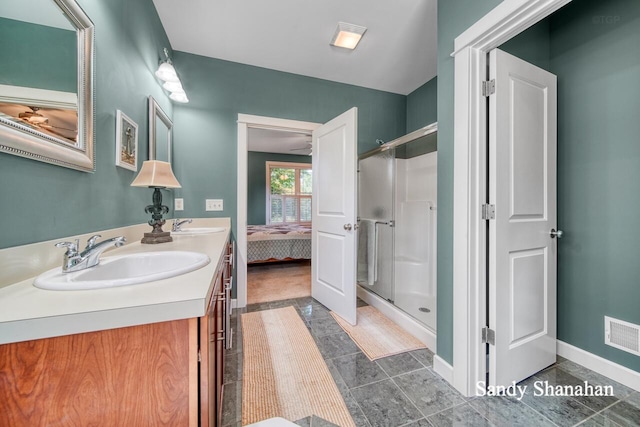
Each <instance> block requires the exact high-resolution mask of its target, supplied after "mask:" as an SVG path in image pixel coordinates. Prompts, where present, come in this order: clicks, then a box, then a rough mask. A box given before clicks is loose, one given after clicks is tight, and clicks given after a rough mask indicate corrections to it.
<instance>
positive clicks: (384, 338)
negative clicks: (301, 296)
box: [331, 305, 427, 360]
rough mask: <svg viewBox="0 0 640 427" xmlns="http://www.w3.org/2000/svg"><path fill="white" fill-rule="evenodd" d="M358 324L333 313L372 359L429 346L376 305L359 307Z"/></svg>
mask: <svg viewBox="0 0 640 427" xmlns="http://www.w3.org/2000/svg"><path fill="white" fill-rule="evenodd" d="M357 314H358V324H357V325H356V326H352V325H350V324H349V322H347V321H346V320H344V319H343V318H342V317H340V316H338V315H337V314H336V313H334V312H333V311H332V312H331V315H332V316H333V318H334V319H336V322H338V324H339V325H340V326H341V327H342V329H344V331H345V332H346V333H347V334H349V336H350V337H351V339H352V340H353V341H355V343H356V344H357V345H358V347H360V349H361V350H362V351H363V352H364V354H366V355H367V357H368V358H369V359H370V360H376V359H380V358H381V357H387V356H392V355H394V354H399V353H404V352H406V351H411V350H417V349H420V348H427V346H426V345H424V344H423V343H422V342H421V341H420V340H418V339H417V338H415V337H414V336H413V335H411V334H409V333H408V332H407V331H405V330H404V329H402V328H401V327H400V326H398V325H396V324H395V323H393V322H392V321H391V320H389V319H388V318H387V317H385V316H384V315H383V314H382V313H380V312H379V311H378V310H377V309H376V308H375V307H372V306H370V305H367V306H364V307H358V309H357Z"/></svg>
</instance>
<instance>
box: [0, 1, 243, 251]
mask: <svg viewBox="0 0 640 427" xmlns="http://www.w3.org/2000/svg"><path fill="white" fill-rule="evenodd" d="M79 3H80V5H81V6H82V7H83V8H84V10H85V11H86V12H87V14H88V15H89V16H90V17H91V19H92V21H93V23H94V24H95V28H96V32H95V34H96V73H95V75H96V103H95V105H96V122H95V129H96V141H95V143H96V145H95V151H96V171H95V173H84V172H77V171H74V170H71V169H65V168H61V167H58V166H53V165H49V164H46V163H42V162H37V161H34V160H29V159H25V158H22V157H17V156H13V155H10V154H5V153H0V182H1V183H2V184H3V185H2V186H1V189H0V195H1V196H2V201H3V202H2V203H0V218H2V221H0V248H6V247H11V246H17V245H23V244H27V243H32V242H39V241H43V240H48V239H55V238H58V237H64V236H69V235H74V234H80V233H88V232H91V231H95V230H101V229H108V228H114V227H121V226H126V225H131V224H139V223H141V222H144V221H146V220H147V219H148V215H147V214H145V213H144V207H145V206H146V205H147V204H149V203H150V202H151V191H150V190H148V189H142V188H131V187H130V186H129V185H130V184H131V181H132V180H133V178H134V175H135V174H134V172H131V171H128V170H125V169H122V168H116V166H115V126H116V122H115V117H116V109H120V110H122V111H123V112H124V113H125V114H127V115H128V116H129V117H131V119H132V120H134V121H135V122H136V123H138V125H139V135H138V144H139V153H140V160H139V161H140V163H139V164H141V161H142V160H143V159H146V156H147V151H148V150H147V147H148V139H147V138H148V137H147V135H148V133H147V128H148V125H147V97H148V96H149V95H153V97H154V98H156V99H157V100H158V102H159V103H160V104H161V106H162V107H163V109H164V110H165V111H166V112H167V113H168V114H169V115H171V114H172V106H171V104H170V102H169V100H168V98H167V97H166V95H165V94H164V91H163V90H162V88H161V86H160V85H159V84H158V82H157V80H156V78H155V76H154V75H153V72H154V71H155V69H156V68H157V66H158V59H159V58H160V54H161V53H162V48H163V47H170V45H169V41H168V39H167V36H166V34H165V32H164V29H163V28H162V25H161V23H160V19H159V18H158V15H157V13H156V10H155V7H154V6H153V2H152V1H151V0H135V1H131V0H111V1H100V2H97V1H93V0H79ZM234 180H235V177H234ZM165 200H166V202H168V203H167V204H169V205H170V206H171V205H172V203H171V201H172V196H171V194H170V193H168V192H167V194H166V197H165ZM170 215H171V214H170Z"/></svg>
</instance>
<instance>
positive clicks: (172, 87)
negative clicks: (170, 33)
mask: <svg viewBox="0 0 640 427" xmlns="http://www.w3.org/2000/svg"><path fill="white" fill-rule="evenodd" d="M164 55H165V56H166V57H167V60H166V61H165V62H163V63H161V64H160V66H159V67H158V70H157V71H156V73H155V74H156V77H157V78H159V79H160V80H162V81H163V82H164V84H163V85H162V87H163V88H164V89H165V90H166V91H168V92H170V93H171V94H170V95H169V98H171V99H172V100H174V101H176V102H181V103H187V102H189V98H187V94H186V93H185V92H184V89H183V88H182V82H180V78H179V77H178V73H176V69H175V68H173V64H172V62H171V58H169V51H168V50H167V48H166V47H165V48H164Z"/></svg>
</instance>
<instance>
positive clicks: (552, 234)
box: [549, 228, 564, 239]
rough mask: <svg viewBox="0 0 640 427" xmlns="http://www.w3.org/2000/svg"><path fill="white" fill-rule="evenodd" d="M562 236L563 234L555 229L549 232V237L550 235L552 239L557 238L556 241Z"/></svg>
mask: <svg viewBox="0 0 640 427" xmlns="http://www.w3.org/2000/svg"><path fill="white" fill-rule="evenodd" d="M563 234H564V233H563V232H562V230H558V231H556V229H555V228H552V229H551V231H550V232H549V235H551V238H552V239H553V238H555V237H557V238H558V239H562V235H563Z"/></svg>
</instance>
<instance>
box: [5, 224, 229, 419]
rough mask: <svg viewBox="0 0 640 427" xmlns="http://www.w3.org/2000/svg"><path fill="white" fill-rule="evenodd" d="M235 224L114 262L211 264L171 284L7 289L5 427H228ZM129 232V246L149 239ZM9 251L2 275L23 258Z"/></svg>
mask: <svg viewBox="0 0 640 427" xmlns="http://www.w3.org/2000/svg"><path fill="white" fill-rule="evenodd" d="M201 221H203V222H202V223H204V224H205V225H208V224H207V222H206V221H218V223H217V224H216V225H220V221H221V220H201ZM202 223H201V224H202ZM224 226H225V230H224V231H222V232H217V233H211V234H199V235H190V236H186V235H185V236H179V237H176V238H174V241H173V242H171V243H167V244H163V245H153V247H152V248H150V247H149V246H148V245H141V244H140V243H139V242H135V243H130V244H127V245H126V246H124V247H122V248H120V249H116V250H113V251H109V252H107V253H106V254H105V255H104V256H110V255H122V254H127V253H136V252H144V251H150V250H152V251H163V250H171V251H174V250H182V251H186V250H188V251H196V252H202V253H205V254H206V255H207V256H209V258H210V259H211V262H210V263H209V264H208V265H206V266H204V267H202V268H200V269H198V270H196V271H193V272H190V273H186V274H183V275H180V276H176V277H173V278H170V279H164V280H158V281H155V282H149V283H143V284H138V285H131V286H122V287H117V288H108V289H97V290H84V291H49V290H42V289H37V288H35V287H34V286H33V285H32V284H33V277H31V278H29V279H26V280H23V281H20V282H18V283H14V284H11V285H8V286H2V287H0V343H1V344H0V426H9V425H10V426H27V425H28V426H33V425H47V426H55V425H64V426H67V425H131V426H138V425H139V426H142V425H170V426H217V425H220V423H219V420H220V415H221V403H222V394H223V387H222V383H223V366H224V365H223V364H224V346H225V340H226V338H227V334H230V333H231V332H230V331H229V330H227V327H226V326H225V323H226V322H225V315H226V314H227V312H228V310H229V308H230V304H227V300H228V298H229V288H230V284H231V280H232V279H231V271H232V262H233V246H232V245H231V244H230V238H229V235H230V232H229V230H230V224H229V221H228V220H226V224H224ZM129 228H131V230H129V229H128V228H127V230H125V233H124V234H128V233H130V234H131V236H132V237H131V238H128V240H129V241H132V240H134V239H135V237H138V236H141V234H138V229H137V228H136V227H129ZM138 228H139V227H138ZM123 230H124V229H120V230H117V231H115V232H120V233H122V231H123ZM111 231H114V230H111ZM102 234H103V235H107V232H102ZM47 244H49V242H47ZM38 245H39V244H38ZM38 245H30V246H34V247H33V248H32V249H33V251H35V252H38V250H40V248H39V247H38ZM44 248H46V246H45V247H43V249H44ZM8 251H11V250H4V253H3V251H0V258H2V259H3V261H4V262H5V264H4V265H2V268H5V267H6V263H7V262H8V261H7V259H8V258H11V257H15V259H18V257H17V255H15V252H8ZM51 251H54V252H55V248H51ZM58 255H60V259H61V255H62V254H61V253H59V254H58Z"/></svg>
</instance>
